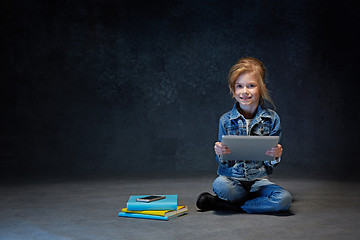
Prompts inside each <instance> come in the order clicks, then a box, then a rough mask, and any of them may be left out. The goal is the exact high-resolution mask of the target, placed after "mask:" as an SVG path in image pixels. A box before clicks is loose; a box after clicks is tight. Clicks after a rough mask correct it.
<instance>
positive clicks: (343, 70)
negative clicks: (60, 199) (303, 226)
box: [0, 0, 360, 179]
mask: <svg viewBox="0 0 360 240" xmlns="http://www.w3.org/2000/svg"><path fill="white" fill-rule="evenodd" d="M1 18H2V20H1V66H2V67H1V88H0V89H1V113H2V114H1V120H0V121H1V139H0V140H1V152H0V159H1V171H0V173H1V177H15V178H23V177H48V176H123V175H133V174H134V175H135V174H149V173H158V174H177V175H182V174H196V173H201V174H203V173H204V174H206V173H213V174H215V172H216V167H217V162H216V161H215V156H214V152H213V145H214V142H215V141H216V139H217V131H218V119H219V117H220V116H221V114H223V113H224V112H226V111H228V110H230V109H231V108H232V104H233V100H232V98H231V95H230V94H229V90H228V88H227V74H228V71H229V69H230V67H231V66H232V65H233V64H234V63H235V62H236V61H237V60H238V59H239V58H240V57H243V56H254V57H256V58H259V59H260V60H262V61H263V62H264V64H265V66H266V67H267V70H268V74H267V79H268V81H269V82H268V84H267V85H268V88H269V89H270V91H271V95H272V98H273V100H274V102H275V104H276V107H277V112H278V113H279V115H280V116H281V120H282V128H283V138H282V144H283V146H284V148H285V152H284V155H283V161H282V164H281V165H279V166H278V167H277V169H276V174H277V176H313V177H314V176H315V177H323V176H329V177H332V178H341V179H349V178H356V177H357V176H356V174H357V172H358V169H359V166H360V163H359V159H358V158H359V157H358V150H357V148H358V142H359V141H358V140H357V139H355V138H354V137H356V136H357V135H358V132H359V124H360V123H359V120H360V119H359V98H358V92H359V91H358V81H357V78H358V75H359V60H358V56H359V14H358V9H356V7H355V1H354V2H351V1H336V2H335V1H334V2H331V1H285V0H284V1H231V0H228V1H224V0H219V1H216V0H214V1H194V0H188V1H187V0H183V1H180V0H179V1H139V0H131V1H130V0H129V1H118V0H117V1H115V0H103V1H95V0H89V1H40V0H38V1H36V0H28V1H6V2H3V3H2V7H1Z"/></svg>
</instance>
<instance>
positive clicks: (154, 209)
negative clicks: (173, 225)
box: [119, 195, 188, 220]
mask: <svg viewBox="0 0 360 240" xmlns="http://www.w3.org/2000/svg"><path fill="white" fill-rule="evenodd" d="M146 196H148V195H132V196H130V198H129V201H128V202H127V205H126V208H123V209H122V210H121V212H119V217H131V218H146V219H155V220H169V219H172V218H175V217H178V216H181V215H184V214H186V213H187V212H188V208H187V206H178V205H177V195H164V196H165V198H164V199H161V200H157V201H153V202H139V201H137V199H139V198H142V197H146Z"/></svg>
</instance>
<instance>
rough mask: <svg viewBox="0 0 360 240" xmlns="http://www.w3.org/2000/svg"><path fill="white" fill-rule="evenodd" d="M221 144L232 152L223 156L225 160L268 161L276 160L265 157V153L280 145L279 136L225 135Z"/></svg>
mask: <svg viewBox="0 0 360 240" xmlns="http://www.w3.org/2000/svg"><path fill="white" fill-rule="evenodd" d="M221 142H222V144H224V145H226V146H227V147H228V148H230V151H231V153H230V154H226V155H223V160H227V161H229V160H238V161H248V160H249V161H267V160H273V159H274V158H273V157H270V156H268V155H265V152H266V150H268V149H270V148H272V147H274V146H276V145H277V144H278V142H279V136H238V135H224V136H223V137H222V140H221Z"/></svg>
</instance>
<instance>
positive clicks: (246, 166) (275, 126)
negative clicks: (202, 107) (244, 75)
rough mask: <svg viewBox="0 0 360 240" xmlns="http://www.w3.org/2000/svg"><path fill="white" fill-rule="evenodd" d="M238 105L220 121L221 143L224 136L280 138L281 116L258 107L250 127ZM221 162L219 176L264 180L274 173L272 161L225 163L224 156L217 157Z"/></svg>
mask: <svg viewBox="0 0 360 240" xmlns="http://www.w3.org/2000/svg"><path fill="white" fill-rule="evenodd" d="M237 104H238V103H235V104H234V107H233V109H232V110H231V111H229V112H227V113H225V114H223V115H222V116H221V117H220V121H219V140H218V141H219V142H221V139H222V136H223V135H258V136H280V137H281V126H280V117H279V115H278V114H277V113H276V112H275V111H273V110H271V109H267V108H263V107H261V106H260V105H259V106H258V109H257V113H256V115H255V117H254V119H253V120H252V121H251V123H250V125H249V127H248V133H249V134H248V133H247V128H246V120H245V118H244V116H243V115H241V114H240V113H239V111H238V110H237ZM216 160H217V161H218V162H219V167H218V174H219V175H222V176H227V177H232V178H237V179H242V180H249V181H251V180H255V179H260V178H264V177H266V176H267V175H269V174H271V173H272V167H273V166H274V165H273V164H272V161H271V162H270V161H265V162H259V161H225V160H222V156H221V155H219V156H216Z"/></svg>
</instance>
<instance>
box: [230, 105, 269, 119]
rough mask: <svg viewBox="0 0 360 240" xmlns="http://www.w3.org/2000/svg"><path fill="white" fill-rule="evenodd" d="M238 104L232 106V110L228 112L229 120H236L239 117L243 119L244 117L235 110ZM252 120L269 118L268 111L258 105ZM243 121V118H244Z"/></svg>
mask: <svg viewBox="0 0 360 240" xmlns="http://www.w3.org/2000/svg"><path fill="white" fill-rule="evenodd" d="M238 104H239V103H238V102H236V103H235V104H234V107H233V109H232V110H231V111H230V120H233V119H237V118H239V117H242V118H244V116H243V115H242V114H241V113H240V112H239V111H238V110H237V105H238ZM254 118H271V115H270V113H269V110H268V109H266V108H262V107H261V106H260V105H259V106H258V108H257V112H256V115H255V117H254ZM244 119H245V118H244Z"/></svg>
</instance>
